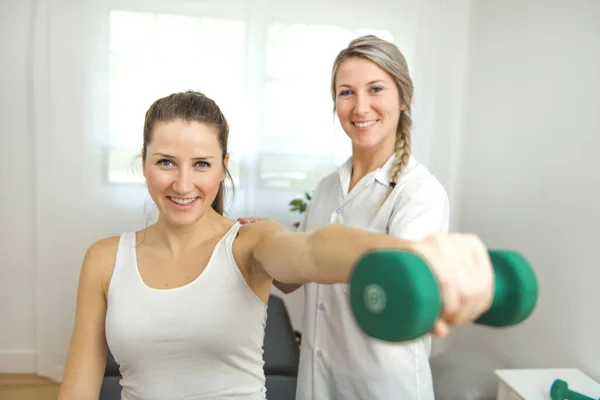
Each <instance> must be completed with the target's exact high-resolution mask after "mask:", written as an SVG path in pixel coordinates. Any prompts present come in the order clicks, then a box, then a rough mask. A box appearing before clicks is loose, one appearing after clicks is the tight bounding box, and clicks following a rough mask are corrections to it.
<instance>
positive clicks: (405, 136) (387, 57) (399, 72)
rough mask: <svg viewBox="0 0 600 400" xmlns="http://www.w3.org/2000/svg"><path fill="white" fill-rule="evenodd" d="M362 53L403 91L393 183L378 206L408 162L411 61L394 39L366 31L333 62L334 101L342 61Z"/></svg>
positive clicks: (399, 90)
mask: <svg viewBox="0 0 600 400" xmlns="http://www.w3.org/2000/svg"><path fill="white" fill-rule="evenodd" d="M353 57H359V58H364V59H366V60H369V61H371V62H373V63H375V64H377V65H378V66H379V67H380V68H381V69H383V70H384V71H385V72H387V73H388V74H389V75H390V76H391V78H392V79H393V81H394V82H395V83H396V87H397V88H398V93H399V95H400V104H401V105H402V106H403V110H402V111H401V112H400V118H399V120H398V127H397V129H396V144H395V147H394V154H395V161H394V165H393V166H392V170H391V172H390V187H389V189H388V191H387V192H386V194H385V196H384V197H383V199H382V200H381V202H380V203H379V207H378V208H377V209H379V208H380V207H381V205H383V203H385V201H386V200H387V198H388V197H389V195H390V193H391V192H392V190H394V187H395V186H396V183H397V182H398V180H399V179H400V175H402V172H403V171H404V168H406V166H407V165H408V161H409V159H410V152H411V135H410V131H411V127H412V119H411V117H410V113H411V103H412V97H413V92H414V87H413V82H412V79H411V78H410V75H409V73H408V64H407V63H406V60H405V58H404V56H403V55H402V53H401V52H400V50H399V49H398V47H396V45H394V44H393V43H391V42H388V41H386V40H383V39H380V38H378V37H377V36H374V35H365V36H361V37H358V38H356V39H354V40H352V41H351V42H350V44H348V47H346V48H345V49H343V50H342V51H340V53H339V54H338V55H337V57H336V58H335V61H334V62H333V68H332V72H331V96H332V98H333V102H334V111H335V99H336V93H337V91H336V87H335V78H336V72H337V70H338V68H339V66H340V65H341V64H342V62H344V61H346V60H348V59H350V58H353Z"/></svg>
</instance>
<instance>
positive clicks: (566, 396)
mask: <svg viewBox="0 0 600 400" xmlns="http://www.w3.org/2000/svg"><path fill="white" fill-rule="evenodd" d="M550 398H552V400H596V399H595V398H593V397H588V396H584V395H582V394H581V393H577V392H574V391H572V390H569V385H568V384H567V382H565V381H563V380H561V379H556V380H555V381H554V382H553V383H552V387H551V388H550ZM598 400H600V399H598Z"/></svg>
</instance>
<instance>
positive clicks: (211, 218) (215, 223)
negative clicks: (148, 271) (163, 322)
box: [148, 208, 222, 256]
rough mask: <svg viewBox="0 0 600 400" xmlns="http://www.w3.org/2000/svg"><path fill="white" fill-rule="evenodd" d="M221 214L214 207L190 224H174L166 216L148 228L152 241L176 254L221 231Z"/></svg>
mask: <svg viewBox="0 0 600 400" xmlns="http://www.w3.org/2000/svg"><path fill="white" fill-rule="evenodd" d="M220 220H221V216H220V215H219V214H217V213H216V212H215V211H214V210H213V209H212V208H211V209H210V210H209V211H208V212H207V213H206V214H205V215H204V216H203V217H201V218H200V219H199V220H198V221H196V222H195V223H193V224H189V225H173V224H171V223H169V222H168V221H167V220H165V219H164V218H160V217H159V218H158V221H157V222H156V224H154V225H152V226H151V227H149V228H148V233H149V235H148V236H150V238H149V239H150V242H151V243H153V244H155V245H156V246H159V247H163V248H164V249H165V250H167V251H168V252H169V254H171V255H173V256H176V255H179V254H181V253H185V252H186V251H187V250H189V249H192V248H194V247H196V246H198V245H199V244H201V243H203V242H205V241H206V240H209V239H211V238H214V237H215V236H217V235H219V234H220V233H221V230H222V227H221V224H220V222H222V221H220Z"/></svg>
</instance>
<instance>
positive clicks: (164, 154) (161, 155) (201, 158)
mask: <svg viewBox="0 0 600 400" xmlns="http://www.w3.org/2000/svg"><path fill="white" fill-rule="evenodd" d="M152 155H153V156H158V157H164V158H177V157H174V156H172V155H169V154H166V153H154V154H152ZM213 158H215V156H204V157H194V158H192V160H210V159H213Z"/></svg>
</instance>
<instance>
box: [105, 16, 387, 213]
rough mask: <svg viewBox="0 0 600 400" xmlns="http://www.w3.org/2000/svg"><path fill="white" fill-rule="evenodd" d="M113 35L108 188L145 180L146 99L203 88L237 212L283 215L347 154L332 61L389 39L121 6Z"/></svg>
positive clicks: (351, 31)
mask: <svg viewBox="0 0 600 400" xmlns="http://www.w3.org/2000/svg"><path fill="white" fill-rule="evenodd" d="M109 31H110V51H109V60H110V71H109V74H110V90H109V114H110V117H109V118H110V126H109V129H110V133H109V138H108V142H109V143H108V148H109V150H108V156H107V171H106V172H107V180H108V182H109V183H122V184H123V183H125V184H131V183H139V182H142V176H141V174H140V168H139V158H138V160H137V161H136V158H135V156H136V155H138V154H139V151H140V149H141V146H142V129H143V119H144V114H145V112H146V110H147V108H148V107H149V106H150V102H151V101H154V100H155V99H157V98H159V97H161V96H164V95H167V94H170V93H172V92H175V91H183V90H187V89H193V90H199V91H202V92H204V93H205V94H206V95H208V96H209V97H212V98H213V99H214V100H215V101H216V102H217V103H218V104H219V106H220V107H221V108H222V110H223V113H224V114H225V116H226V117H227V119H228V121H229V123H230V128H231V129H230V139H229V144H230V148H229V151H230V156H231V162H230V167H231V168H230V169H231V173H232V175H233V177H234V181H235V183H236V186H237V189H238V192H240V193H239V195H236V197H237V198H238V200H236V201H241V204H242V206H241V207H242V210H243V211H242V212H257V211H260V208H261V207H263V208H264V209H266V210H269V209H272V207H273V206H274V205H273V203H272V202H276V203H277V204H279V206H276V207H279V208H282V207H283V209H285V207H286V206H287V201H289V199H290V196H291V195H293V193H295V194H296V195H297V193H298V192H301V191H310V190H312V189H313V188H314V187H315V186H316V184H317V183H318V181H319V180H320V179H321V178H322V177H323V176H324V175H326V174H327V173H329V172H330V171H331V170H333V169H334V168H336V167H337V166H338V165H339V164H340V163H342V162H343V161H344V160H345V159H346V158H347V157H348V156H349V154H350V142H349V140H348V139H347V137H346V136H345V134H344V132H343V130H342V129H341V127H340V126H339V123H338V121H337V118H336V117H335V115H334V113H333V103H332V99H331V94H330V90H329V86H330V73H331V65H332V63H333V59H334V57H335V56H336V54H337V53H338V52H339V50H340V49H342V48H343V47H345V46H346V45H347V44H348V42H349V41H350V40H351V39H352V38H354V37H357V36H359V35H362V34H365V33H375V34H377V35H378V36H380V37H382V38H385V39H387V40H393V37H392V34H391V33H390V32H388V31H372V30H366V29H350V28H348V27H342V26H336V25H333V24H332V25H327V24H301V23H289V22H286V23H281V22H272V21H266V20H261V21H258V22H257V21H245V20H242V19H235V18H223V17H222V16H221V17H212V16H211V17H209V16H206V17H204V16H203V17H200V16H194V15H177V14H167V13H156V12H138V11H121V10H113V11H111V13H110V24H109ZM240 195H241V200H240ZM239 204H240V203H238V206H239Z"/></svg>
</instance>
